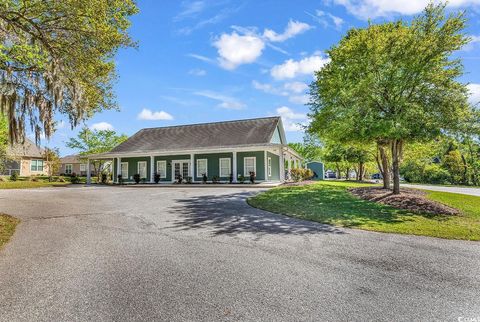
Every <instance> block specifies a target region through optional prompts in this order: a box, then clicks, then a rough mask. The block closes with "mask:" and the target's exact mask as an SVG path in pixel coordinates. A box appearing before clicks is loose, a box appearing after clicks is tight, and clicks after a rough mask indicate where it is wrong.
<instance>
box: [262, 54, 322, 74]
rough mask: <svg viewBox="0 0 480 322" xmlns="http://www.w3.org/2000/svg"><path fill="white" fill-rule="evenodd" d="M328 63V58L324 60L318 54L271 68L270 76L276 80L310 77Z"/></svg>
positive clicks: (290, 60)
mask: <svg viewBox="0 0 480 322" xmlns="http://www.w3.org/2000/svg"><path fill="white" fill-rule="evenodd" d="M329 61H330V59H329V58H324V57H322V56H321V55H320V54H318V53H316V54H314V55H313V56H310V57H305V58H303V59H302V60H299V61H295V60H293V59H289V60H287V61H285V62H284V63H283V64H280V65H275V66H273V68H272V69H271V70H270V75H272V77H273V78H275V79H277V80H281V79H287V78H295V77H297V76H299V75H309V74H310V75H312V74H313V73H314V72H315V71H318V70H320V69H321V68H322V67H323V66H324V65H325V64H326V63H328V62H329Z"/></svg>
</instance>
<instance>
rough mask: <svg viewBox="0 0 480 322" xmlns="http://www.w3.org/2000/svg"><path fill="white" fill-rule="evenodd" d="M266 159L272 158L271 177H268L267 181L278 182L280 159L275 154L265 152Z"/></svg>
mask: <svg viewBox="0 0 480 322" xmlns="http://www.w3.org/2000/svg"><path fill="white" fill-rule="evenodd" d="M267 158H272V175H271V176H269V177H268V180H269V181H276V180H280V157H279V156H278V155H276V154H273V153H270V152H267Z"/></svg>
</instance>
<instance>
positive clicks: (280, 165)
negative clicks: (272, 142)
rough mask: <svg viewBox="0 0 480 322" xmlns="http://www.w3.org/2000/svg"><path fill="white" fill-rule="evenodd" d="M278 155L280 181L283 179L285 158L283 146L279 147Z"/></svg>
mask: <svg viewBox="0 0 480 322" xmlns="http://www.w3.org/2000/svg"><path fill="white" fill-rule="evenodd" d="M279 151H280V153H279V155H278V163H279V165H278V168H279V169H280V182H284V181H285V158H284V157H283V148H282V147H280V149H279Z"/></svg>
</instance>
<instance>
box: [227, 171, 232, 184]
mask: <svg viewBox="0 0 480 322" xmlns="http://www.w3.org/2000/svg"><path fill="white" fill-rule="evenodd" d="M228 182H229V183H233V174H231V173H230V175H229V176H228Z"/></svg>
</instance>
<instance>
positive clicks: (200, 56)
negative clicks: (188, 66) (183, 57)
mask: <svg viewBox="0 0 480 322" xmlns="http://www.w3.org/2000/svg"><path fill="white" fill-rule="evenodd" d="M187 56H188V57H192V58H195V59H198V60H201V61H203V62H206V63H215V60H213V59H211V58H208V57H206V56H202V55H198V54H192V53H191V54H187Z"/></svg>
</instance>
